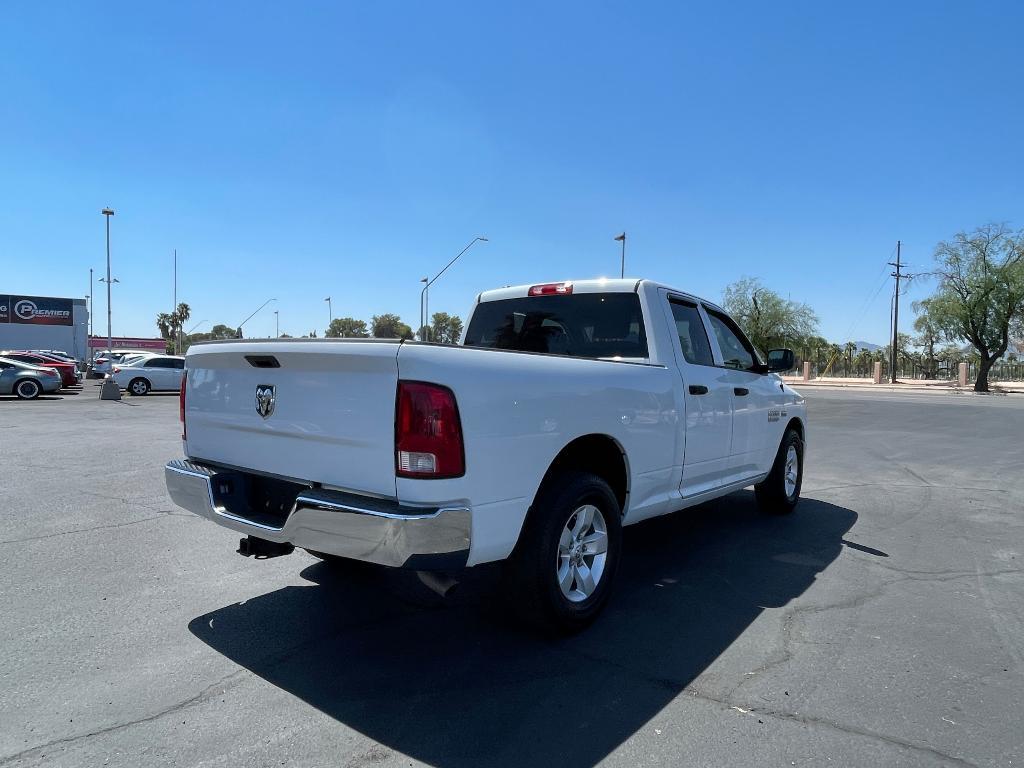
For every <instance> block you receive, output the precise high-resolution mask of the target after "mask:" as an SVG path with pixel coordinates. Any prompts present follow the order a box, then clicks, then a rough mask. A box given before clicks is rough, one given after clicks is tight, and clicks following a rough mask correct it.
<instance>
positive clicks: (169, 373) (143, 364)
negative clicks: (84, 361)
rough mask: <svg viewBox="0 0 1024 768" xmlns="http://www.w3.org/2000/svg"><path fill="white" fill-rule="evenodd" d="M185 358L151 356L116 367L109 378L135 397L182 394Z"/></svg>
mask: <svg viewBox="0 0 1024 768" xmlns="http://www.w3.org/2000/svg"><path fill="white" fill-rule="evenodd" d="M184 370H185V358H184V357H178V356H176V355H149V356H146V357H140V358H138V359H137V360H133V361H132V362H131V364H129V365H115V366H114V370H113V372H112V373H110V374H109V376H108V378H111V379H113V380H114V381H115V382H117V385H118V386H119V387H121V389H127V390H128V391H129V392H131V393H132V394H133V395H145V394H146V393H148V392H180V391H181V374H182V373H183V372H184Z"/></svg>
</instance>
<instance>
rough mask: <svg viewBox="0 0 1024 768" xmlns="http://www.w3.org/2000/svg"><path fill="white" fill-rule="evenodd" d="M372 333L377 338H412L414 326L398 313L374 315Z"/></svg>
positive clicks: (371, 322)
mask: <svg viewBox="0 0 1024 768" xmlns="http://www.w3.org/2000/svg"><path fill="white" fill-rule="evenodd" d="M370 334H371V335H372V336H373V338H375V339H411V338H412V328H410V327H409V326H408V325H406V324H405V323H403V322H402V319H401V318H400V317H399V316H398V315H392V314H384V315H374V316H373V317H372V318H371V320H370Z"/></svg>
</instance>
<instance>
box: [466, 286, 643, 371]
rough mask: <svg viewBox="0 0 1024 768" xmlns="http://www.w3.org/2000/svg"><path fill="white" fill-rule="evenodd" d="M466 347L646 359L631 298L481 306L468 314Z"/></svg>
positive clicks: (636, 301)
mask: <svg viewBox="0 0 1024 768" xmlns="http://www.w3.org/2000/svg"><path fill="white" fill-rule="evenodd" d="M465 345H466V346H467V347H489V348H491V349H513V350H517V351H519V352H546V353H549V354H556V355H569V356H571V357H631V358H645V357H647V336H646V334H645V333H644V322H643V315H642V313H641V311H640V297H639V296H637V295H636V294H635V293H583V294H574V295H571V296H531V297H522V298H518V299H504V300H501V301H486V302H483V303H481V304H479V305H477V307H476V310H475V311H474V312H473V319H472V320H471V321H470V323H469V329H468V330H467V331H466V341H465Z"/></svg>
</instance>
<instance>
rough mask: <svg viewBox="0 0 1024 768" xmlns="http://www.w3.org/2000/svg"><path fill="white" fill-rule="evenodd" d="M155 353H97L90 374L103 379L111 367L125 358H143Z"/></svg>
mask: <svg viewBox="0 0 1024 768" xmlns="http://www.w3.org/2000/svg"><path fill="white" fill-rule="evenodd" d="M156 354H157V353H156V352H153V351H152V350H151V351H148V352H147V351H146V350H144V349H138V350H136V349H128V350H117V351H115V352H97V353H96V356H95V357H93V360H92V366H91V372H92V374H93V375H94V376H97V377H99V378H103V377H104V376H106V375H107V374H108V373H110V372H111V370H112V369H113V367H114V366H115V365H116V364H118V363H120V362H122V361H123V360H124V359H125V358H126V357H129V356H131V357H143V356H153V355H156Z"/></svg>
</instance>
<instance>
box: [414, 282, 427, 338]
mask: <svg viewBox="0 0 1024 768" xmlns="http://www.w3.org/2000/svg"><path fill="white" fill-rule="evenodd" d="M420 282H421V283H423V284H424V285H423V290H422V291H420V327H419V328H417V329H416V330H417V331H418V332H419V334H420V341H426V339H425V338H423V335H424V334H425V333H426V331H424V328H426V325H427V324H426V322H425V321H424V319H423V308H424V307H425V306H426V304H425V299H426V294H427V288H428V285H429V283H430V278H429V277H421V278H420Z"/></svg>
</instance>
